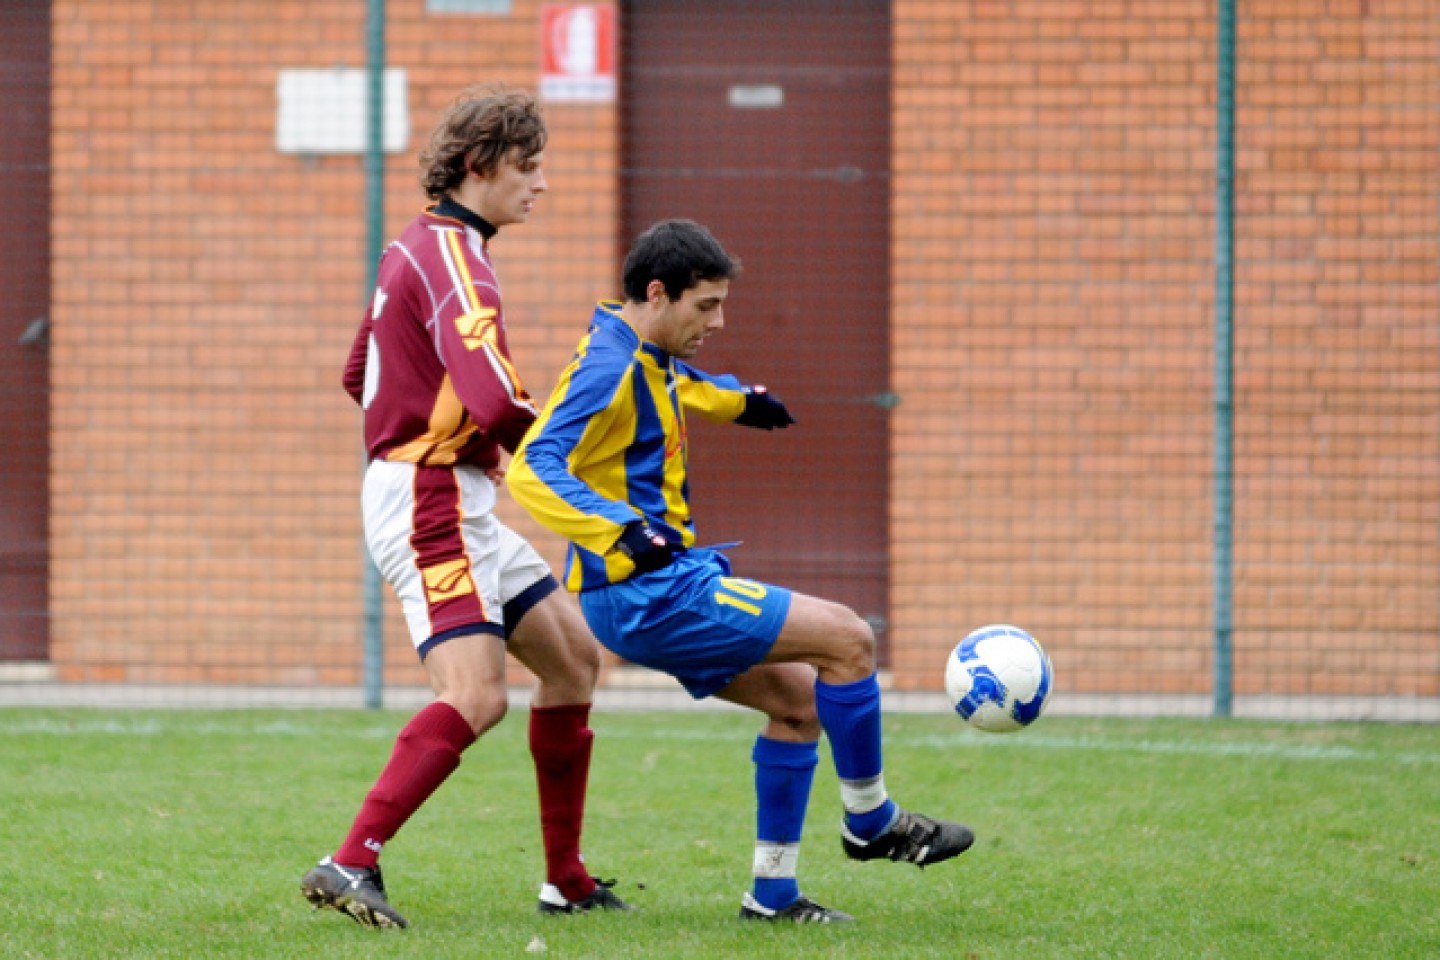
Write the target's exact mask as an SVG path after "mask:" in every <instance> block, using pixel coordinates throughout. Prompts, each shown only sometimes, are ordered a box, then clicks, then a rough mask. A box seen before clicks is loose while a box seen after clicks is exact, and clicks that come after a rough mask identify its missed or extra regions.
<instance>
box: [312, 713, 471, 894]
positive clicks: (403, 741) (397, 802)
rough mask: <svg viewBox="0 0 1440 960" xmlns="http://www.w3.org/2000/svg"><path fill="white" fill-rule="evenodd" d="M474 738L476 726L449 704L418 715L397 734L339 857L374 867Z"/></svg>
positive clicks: (351, 864)
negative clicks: (389, 844)
mask: <svg viewBox="0 0 1440 960" xmlns="http://www.w3.org/2000/svg"><path fill="white" fill-rule="evenodd" d="M474 742H475V731H474V730H471V729H470V724H469V723H468V722H467V721H466V720H465V718H464V717H462V716H460V712H459V711H458V710H456V709H455V708H454V707H452V706H450V704H448V703H442V702H440V701H439V700H437V701H435V702H434V703H432V704H430V705H429V706H428V707H426V708H425V709H424V710H421V711H420V712H419V713H417V714H415V716H414V717H412V718H411V719H410V722H409V723H407V724H406V725H405V729H404V730H401V731H400V735H399V736H398V737H396V738H395V752H394V753H392V754H390V762H389V763H387V764H386V765H385V770H384V771H383V772H382V773H381V774H380V779H379V780H377V781H375V786H374V787H372V788H371V790H370V792H369V793H368V794H367V795H366V796H365V802H364V804H362V805H361V807H360V813H359V814H357V815H356V817H355V825H354V826H352V827H351V828H350V835H349V836H347V837H346V838H345V842H344V843H343V844H341V845H340V849H339V850H337V851H335V862H336V863H343V864H345V865H346V866H349V867H374V866H375V864H376V863H377V862H378V861H379V860H380V848H381V847H383V846H384V845H385V842H386V841H387V840H389V839H390V838H391V837H393V836H395V834H397V833H399V832H400V828H401V827H402V826H404V825H405V821H406V820H409V819H410V815H411V814H412V813H414V812H415V811H416V810H418V809H420V805H421V804H422V803H424V802H425V801H426V800H427V799H428V798H429V797H430V794H432V793H434V792H435V790H436V789H437V788H438V787H439V786H440V784H442V783H444V782H445V778H446V777H448V776H450V774H451V773H453V772H454V771H455V768H456V767H458V766H460V754H461V752H462V751H464V749H465V748H466V747H468V746H470V744H472V743H474Z"/></svg>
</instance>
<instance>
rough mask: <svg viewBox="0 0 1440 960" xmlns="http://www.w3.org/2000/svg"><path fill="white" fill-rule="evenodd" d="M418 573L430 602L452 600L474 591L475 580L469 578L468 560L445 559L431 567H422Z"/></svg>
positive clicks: (462, 558)
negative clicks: (421, 577) (423, 580)
mask: <svg viewBox="0 0 1440 960" xmlns="http://www.w3.org/2000/svg"><path fill="white" fill-rule="evenodd" d="M420 575H421V576H423V577H424V578H425V597H426V599H428V600H429V601H430V602H431V603H440V602H441V601H443V600H454V599H455V598H456V597H463V596H465V595H467V594H471V593H474V592H475V581H473V580H471V579H470V561H468V560H466V559H465V558H464V557H461V558H460V559H459V560H445V561H443V562H441V563H437V564H435V565H434V566H433V567H422V568H421V570H420Z"/></svg>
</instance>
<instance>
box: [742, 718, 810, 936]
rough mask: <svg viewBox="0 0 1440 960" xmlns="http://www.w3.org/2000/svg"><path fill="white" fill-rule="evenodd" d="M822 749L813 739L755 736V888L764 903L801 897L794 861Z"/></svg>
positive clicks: (782, 904)
mask: <svg viewBox="0 0 1440 960" xmlns="http://www.w3.org/2000/svg"><path fill="white" fill-rule="evenodd" d="M819 757H820V749H819V745H818V744H814V743H786V742H784V741H781V740H771V739H769V738H768V737H764V736H760V737H756V738H755V750H754V753H752V754H751V758H752V759H753V760H754V761H755V801H756V802H755V810H756V828H757V829H756V834H755V837H756V843H755V887H754V890H753V891H752V893H751V895H752V896H753V897H754V898H755V899H756V900H758V901H759V902H760V904H761V905H762V906H765V907H769V908H770V909H771V910H783V909H785V908H786V907H788V906H790V904H792V903H794V902H795V898H796V897H798V896H800V884H799V882H798V881H797V880H796V879H795V862H796V858H797V857H798V856H799V853H800V833H801V831H802V830H803V829H804V828H805V808H806V807H808V806H809V805H810V784H811V783H812V782H814V779H815V765H816V763H818V762H819Z"/></svg>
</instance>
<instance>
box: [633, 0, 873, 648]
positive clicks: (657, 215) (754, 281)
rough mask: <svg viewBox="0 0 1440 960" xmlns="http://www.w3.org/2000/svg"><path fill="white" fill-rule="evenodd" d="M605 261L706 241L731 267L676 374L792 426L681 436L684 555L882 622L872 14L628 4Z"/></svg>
mask: <svg viewBox="0 0 1440 960" xmlns="http://www.w3.org/2000/svg"><path fill="white" fill-rule="evenodd" d="M621 36H622V37H623V47H622V57H621V71H622V123H623V128H622V141H623V154H622V158H623V159H622V170H621V203H622V205H623V206H622V217H621V220H622V227H623V234H622V249H623V248H624V247H628V245H629V242H630V240H631V239H633V238H634V236H635V235H636V234H638V233H639V232H640V231H641V230H643V229H644V228H645V227H646V226H648V225H649V224H650V223H652V222H654V221H655V220H659V219H663V218H667V217H689V218H691V219H694V220H698V221H700V222H701V223H704V224H706V225H707V226H709V227H710V228H711V229H712V230H713V231H714V233H715V235H716V236H717V237H719V238H720V240H721V241H722V242H723V243H724V244H725V245H726V248H727V249H728V250H730V251H731V252H732V253H733V254H735V255H737V256H738V257H739V258H740V259H741V261H742V263H743V271H744V272H743V274H742V276H741V277H740V278H739V280H737V281H736V282H735V283H734V284H733V286H732V288H731V295H730V300H729V301H727V304H726V310H725V315H726V328H725V330H724V332H723V333H721V334H720V335H719V336H717V337H715V338H713V339H711V340H709V341H707V342H706V343H705V345H704V347H703V348H702V349H701V351H700V353H699V354H698V355H697V356H696V357H695V359H694V361H693V362H694V364H695V365H696V366H699V367H700V368H702V369H705V370H708V371H710V372H714V373H722V372H728V373H734V374H736V375H737V376H739V377H740V378H741V379H742V380H744V381H746V382H749V383H764V384H766V385H768V386H769V387H770V388H771V389H772V391H773V392H774V393H776V394H777V395H779V396H780V397H782V398H783V399H784V400H785V402H786V403H787V404H788V405H789V406H790V408H791V410H792V412H793V413H794V414H795V416H796V417H797V418H798V420H799V424H798V425H797V426H795V427H793V428H791V429H789V430H786V431H783V432H781V431H777V432H775V433H773V434H766V433H764V432H761V431H755V430H747V429H744V428H740V427H734V426H729V425H727V426H724V427H716V426H713V425H709V424H705V423H701V422H697V421H698V420H699V418H691V421H690V431H691V454H690V456H691V461H690V467H691V473H690V477H691V492H692V503H693V505H694V508H695V517H696V528H697V531H698V533H699V536H700V542H701V543H714V542H718V541H727V540H744V541H745V545H744V546H743V547H741V548H739V549H738V550H735V551H734V552H732V554H731V556H732V558H733V560H734V561H735V565H736V573H737V574H739V575H743V576H747V577H751V578H754V579H759V580H769V581H772V582H777V583H781V584H784V585H786V586H790V587H793V588H794V589H797V590H800V591H802V592H805V593H811V594H815V595H818V596H822V597H826V598H830V599H834V600H839V601H841V602H843V603H846V604H848V605H849V606H851V607H853V608H854V609H855V610H856V611H857V612H858V613H860V614H861V615H862V616H864V617H866V618H867V619H869V620H870V621H871V622H872V623H874V624H875V625H877V627H880V628H881V629H880V630H879V631H878V633H879V635H880V638H881V640H882V644H883V640H884V629H883V627H884V624H885V617H886V609H887V603H888V542H887V541H888V520H887V511H888V506H889V476H888V470H889V459H890V453H889V431H888V419H889V418H888V409H889V403H888V401H889V397H890V394H889V391H890V384H889V370H890V362H889V317H888V310H889V294H890V291H889V240H890V237H889V195H890V191H889V159H890V131H889V102H890V101H889V98H890V10H889V4H888V3H884V2H875V0H768V2H765V0H705V2H698V0H697V2H676V0H628V2H626V3H625V5H624V8H623V15H622V24H621Z"/></svg>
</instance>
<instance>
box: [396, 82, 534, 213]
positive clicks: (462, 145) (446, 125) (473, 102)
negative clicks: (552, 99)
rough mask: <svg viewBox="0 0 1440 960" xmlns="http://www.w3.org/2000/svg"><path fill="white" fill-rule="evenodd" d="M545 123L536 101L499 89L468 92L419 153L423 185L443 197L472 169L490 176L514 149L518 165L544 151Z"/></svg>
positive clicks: (488, 87) (520, 92) (436, 196)
mask: <svg viewBox="0 0 1440 960" xmlns="http://www.w3.org/2000/svg"><path fill="white" fill-rule="evenodd" d="M547 136H548V134H547V132H546V130H545V118H544V117H543V116H542V115H541V113H540V105H539V103H537V102H536V100H535V98H534V97H532V96H531V95H530V94H528V93H526V92H524V91H523V90H509V89H506V88H504V87H501V86H491V85H485V86H475V87H467V88H466V89H464V90H462V91H461V92H460V95H459V96H457V97H456V98H455V101H454V102H453V103H452V104H450V107H449V109H447V110H446V111H445V115H444V116H443V117H441V118H440V122H439V123H438V124H437V125H436V126H435V131H434V132H433V133H431V134H430V143H429V144H428V145H427V146H426V147H425V149H424V150H423V151H421V153H420V186H421V187H423V188H424V190H425V195H426V196H428V197H430V199H432V200H439V199H441V198H443V197H445V196H446V195H447V194H449V193H450V191H452V190H454V189H455V188H456V187H458V186H460V184H461V183H462V182H464V180H465V174H466V173H467V172H468V171H470V170H474V171H475V172H476V173H478V174H480V175H481V176H488V175H489V174H491V173H493V172H494V171H495V169H496V168H497V167H498V166H499V165H500V161H501V160H502V159H504V158H505V156H506V155H508V154H509V153H510V151H511V150H513V149H516V148H519V151H520V155H519V156H518V157H516V158H515V159H516V161H517V162H522V163H523V162H524V161H525V160H528V159H529V158H531V157H533V156H535V154H537V153H539V152H540V151H541V150H544V149H545V140H546V137H547Z"/></svg>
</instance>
